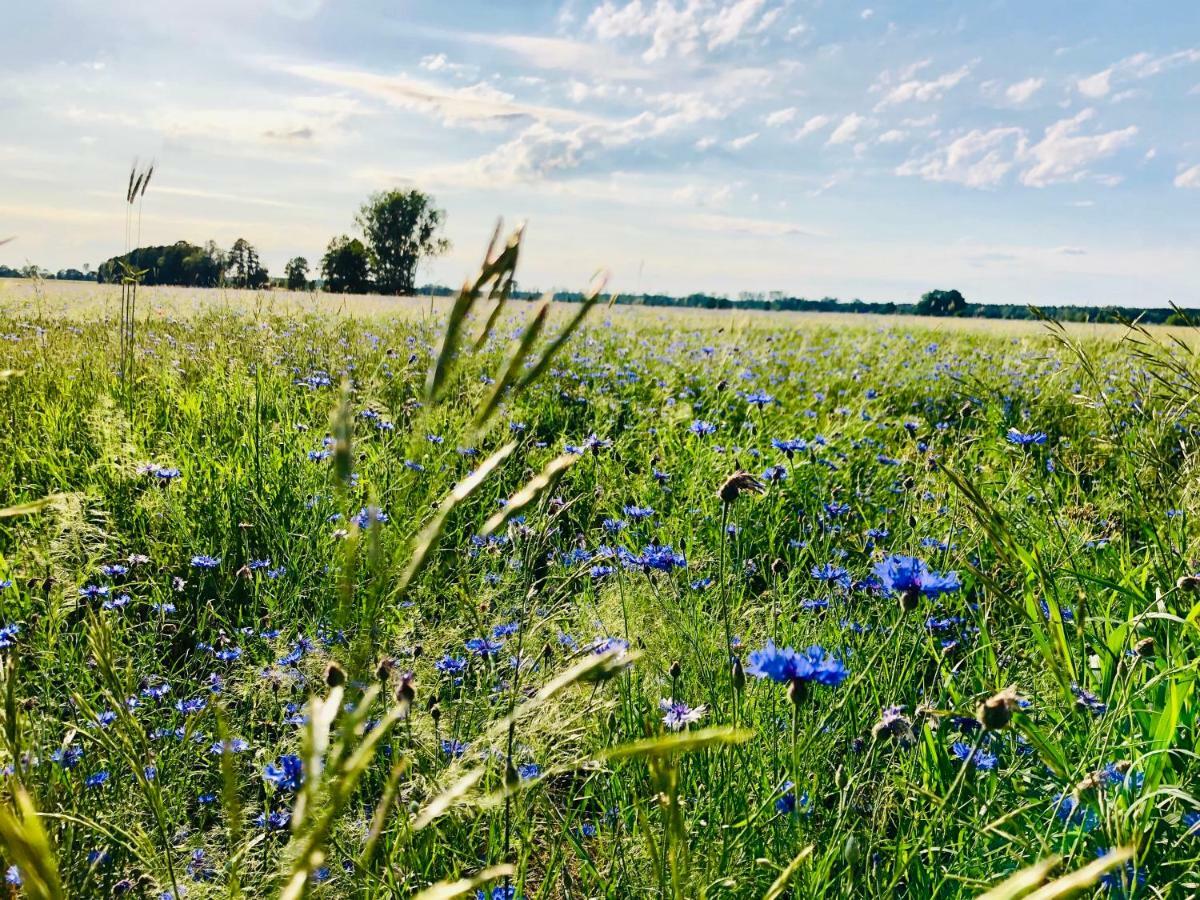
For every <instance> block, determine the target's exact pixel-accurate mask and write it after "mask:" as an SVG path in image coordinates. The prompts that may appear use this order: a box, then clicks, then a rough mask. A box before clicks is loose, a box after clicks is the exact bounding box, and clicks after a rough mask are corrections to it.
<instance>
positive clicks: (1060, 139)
mask: <svg viewBox="0 0 1200 900" xmlns="http://www.w3.org/2000/svg"><path fill="white" fill-rule="evenodd" d="M1094 116H1095V110H1092V109H1085V110H1082V111H1081V112H1080V113H1079V114H1078V115H1075V116H1072V117H1071V118H1069V119H1060V120H1059V121H1057V122H1055V123H1054V124H1053V125H1050V126H1049V127H1048V128H1047V129H1046V131H1045V133H1044V135H1043V137H1042V139H1041V140H1040V141H1038V142H1037V143H1036V144H1033V145H1032V146H1030V147H1029V148H1028V149H1027V151H1026V152H1025V153H1024V154H1022V157H1023V158H1024V159H1028V160H1031V161H1032V165H1030V166H1029V168H1027V169H1026V170H1025V171H1024V172H1022V173H1021V183H1022V184H1025V185H1028V186H1029V187H1045V186H1046V185H1048V184H1054V183H1056V182H1061V181H1079V180H1080V179H1082V178H1084V177H1086V176H1087V175H1088V174H1089V173H1088V170H1087V166H1088V165H1090V164H1091V163H1093V162H1096V161H1097V160H1100V159H1104V158H1105V157H1108V156H1111V155H1112V154H1114V153H1116V152H1117V151H1118V150H1120V149H1121V148H1122V147H1124V146H1126V145H1127V144H1129V143H1130V142H1131V141H1132V140H1133V139H1134V137H1136V136H1137V133H1138V130H1137V126H1135V125H1130V126H1129V127H1127V128H1121V129H1118V130H1115V131H1106V132H1104V133H1102V134H1092V135H1081V134H1077V132H1078V131H1079V127H1080V126H1081V125H1082V124H1083V123H1084V122H1087V121H1088V120H1090V119H1092V118H1093V117H1094Z"/></svg>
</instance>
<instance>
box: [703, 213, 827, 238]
mask: <svg viewBox="0 0 1200 900" xmlns="http://www.w3.org/2000/svg"><path fill="white" fill-rule="evenodd" d="M682 221H683V222H684V223H685V224H687V225H690V226H692V227H693V228H698V229H700V230H702V231H715V232H717V233H718V234H730V233H733V234H748V235H754V236H755V237H789V236H799V237H822V236H823V234H822V232H820V231H818V230H815V229H812V228H807V227H804V226H802V225H797V224H795V223H794V222H782V221H778V220H775V219H758V218H747V217H744V216H727V215H723V214H720V213H695V214H693V215H690V216H687V217H686V218H684V219H683V220H682Z"/></svg>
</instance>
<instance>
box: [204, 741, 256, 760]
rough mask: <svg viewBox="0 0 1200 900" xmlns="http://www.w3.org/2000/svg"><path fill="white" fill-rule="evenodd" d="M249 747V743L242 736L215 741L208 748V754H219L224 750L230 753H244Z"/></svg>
mask: <svg viewBox="0 0 1200 900" xmlns="http://www.w3.org/2000/svg"><path fill="white" fill-rule="evenodd" d="M249 749H250V744H249V743H247V742H246V741H245V740H243V739H242V738H233V739H232V740H229V741H224V742H222V741H217V742H216V743H214V744H213V745H212V746H211V747H209V748H208V752H209V754H211V755H212V756H220V755H221V754H222V753H224V752H225V751H226V750H228V751H229V752H230V753H245V752H246V751H247V750H249Z"/></svg>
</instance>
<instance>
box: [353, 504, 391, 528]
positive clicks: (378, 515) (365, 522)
mask: <svg viewBox="0 0 1200 900" xmlns="http://www.w3.org/2000/svg"><path fill="white" fill-rule="evenodd" d="M351 521H352V522H354V524H355V525H357V526H358V527H359V529H361V530H363V531H365V530H366V529H367V526H369V525H371V524H372V523H378V524H380V525H384V524H386V523H387V522H388V514H387V513H385V512H384V511H383V510H381V509H380V508H379V507H377V506H364V507H363V508H362V509H360V510H359V511H358V512H357V513H355V514H354V517H353V518H352V519H351Z"/></svg>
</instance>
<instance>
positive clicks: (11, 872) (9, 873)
mask: <svg viewBox="0 0 1200 900" xmlns="http://www.w3.org/2000/svg"><path fill="white" fill-rule="evenodd" d="M4 881H5V883H7V884H11V885H12V886H13V887H20V886H21V885H22V884H24V883H25V882H24V881H22V880H21V870H20V869H18V868H17V867H16V865H15V864H14V865H11V866H9V867H8V868H7V869H5V870H4Z"/></svg>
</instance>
